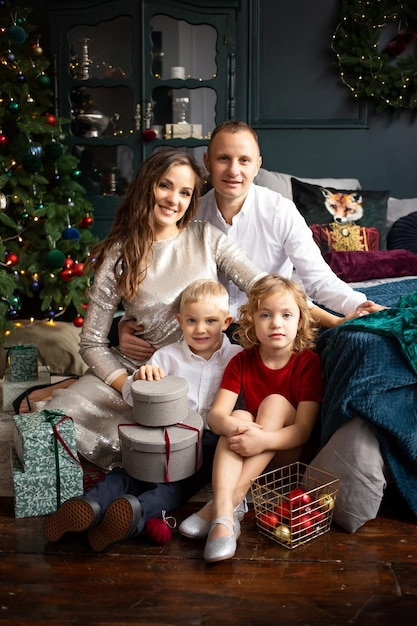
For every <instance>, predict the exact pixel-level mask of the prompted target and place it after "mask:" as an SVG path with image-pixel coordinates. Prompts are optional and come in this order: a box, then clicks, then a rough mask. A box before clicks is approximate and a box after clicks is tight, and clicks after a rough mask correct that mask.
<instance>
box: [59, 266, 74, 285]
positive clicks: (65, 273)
mask: <svg viewBox="0 0 417 626" xmlns="http://www.w3.org/2000/svg"><path fill="white" fill-rule="evenodd" d="M59 275H60V276H61V278H62V280H65V282H66V283H69V281H70V280H72V279H73V278H74V276H73V273H72V270H70V269H68V268H67V269H65V270H62V272H60V273H59Z"/></svg>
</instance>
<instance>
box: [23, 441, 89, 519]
mask: <svg viewBox="0 0 417 626" xmlns="http://www.w3.org/2000/svg"><path fill="white" fill-rule="evenodd" d="M12 469H13V487H14V509H15V516H16V517H34V516H37V515H49V514H50V513H54V512H55V511H56V510H57V509H58V508H59V506H61V504H62V503H63V502H65V500H68V499H69V498H73V497H74V496H79V495H82V493H83V472H82V469H81V466H80V465H78V464H77V463H74V465H73V467H72V468H71V469H68V468H66V469H63V470H60V469H59V468H56V470H52V469H51V471H49V472H45V471H37V470H31V471H24V470H23V467H22V464H21V462H20V459H19V457H18V455H17V453H16V451H15V450H14V449H12Z"/></svg>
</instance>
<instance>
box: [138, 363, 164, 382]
mask: <svg viewBox="0 0 417 626" xmlns="http://www.w3.org/2000/svg"><path fill="white" fill-rule="evenodd" d="M164 376H165V374H164V370H163V369H162V368H161V367H158V366H157V365H141V367H140V368H139V369H138V370H136V372H135V373H134V375H133V380H161V378H163V377H164Z"/></svg>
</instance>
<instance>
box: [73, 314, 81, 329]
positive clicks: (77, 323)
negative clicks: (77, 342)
mask: <svg viewBox="0 0 417 626" xmlns="http://www.w3.org/2000/svg"><path fill="white" fill-rule="evenodd" d="M72 323H73V324H74V326H75V327H76V328H81V326H82V325H83V324H84V318H83V317H81V315H77V317H74V319H73V320H72Z"/></svg>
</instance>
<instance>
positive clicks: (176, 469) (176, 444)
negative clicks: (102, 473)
mask: <svg viewBox="0 0 417 626" xmlns="http://www.w3.org/2000/svg"><path fill="white" fill-rule="evenodd" d="M183 424H184V425H185V427H183V426H181V424H179V425H174V426H167V427H149V426H141V425H140V424H138V423H137V422H131V423H129V424H127V423H124V424H120V425H119V439H120V449H121V452H122V465H123V467H124V469H125V470H126V472H127V473H128V474H129V475H130V476H133V478H137V479H138V480H143V481H145V482H151V483H164V482H174V481H176V480H182V479H183V478H187V477H188V476H191V475H192V474H194V473H195V472H196V471H197V469H199V468H200V467H201V463H202V460H203V456H202V446H201V438H202V433H203V420H202V418H201V416H200V415H199V414H198V413H196V412H195V411H192V410H191V409H190V410H189V411H188V416H187V419H186V420H183Z"/></svg>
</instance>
